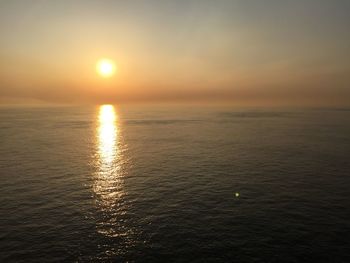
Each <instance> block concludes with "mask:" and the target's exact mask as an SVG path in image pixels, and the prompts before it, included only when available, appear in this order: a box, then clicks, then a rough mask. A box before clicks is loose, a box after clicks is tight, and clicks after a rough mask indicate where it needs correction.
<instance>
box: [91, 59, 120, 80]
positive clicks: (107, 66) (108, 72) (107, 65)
mask: <svg viewBox="0 0 350 263" xmlns="http://www.w3.org/2000/svg"><path fill="white" fill-rule="evenodd" d="M96 69H97V72H98V73H99V74H100V75H101V76H103V77H110V76H112V75H113V74H114V72H115V64H114V62H113V61H112V60H110V59H101V60H99V61H98V62H97V66H96Z"/></svg>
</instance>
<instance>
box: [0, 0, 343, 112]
mask: <svg viewBox="0 0 350 263" xmlns="http://www.w3.org/2000/svg"><path fill="white" fill-rule="evenodd" d="M349 10H350V2H349V1H345V0H335V1H326V0H318V1H316V0H312V1H301V0H298V1H291V0H286V1H277V0H267V1H258V0H256V1H243V0H236V1H215V2H214V1H44V0H42V1H2V2H1V3H0V58H1V60H0V103H1V104H11V103H30V102H45V103H129V102H132V103H139V102H140V103H141V102H142V103H147V102H152V103H154V102H166V103H167V102H169V103H170V102H181V103H183V102H199V103H217V104H227V103H228V104H232V105H269V106H274V105H302V106H337V107H343V106H350V85H349V84H350V62H349V54H350V35H349V31H348V30H349V25H350V16H349V15H348V13H349ZM101 58H110V59H112V60H113V61H115V63H116V65H117V70H116V73H115V75H114V76H112V77H111V78H102V77H101V76H99V75H98V74H97V73H96V63H97V61H98V60H100V59H101Z"/></svg>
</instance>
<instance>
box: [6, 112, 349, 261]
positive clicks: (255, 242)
mask: <svg viewBox="0 0 350 263" xmlns="http://www.w3.org/2000/svg"><path fill="white" fill-rule="evenodd" d="M0 262H350V110H347V109H338V110H332V109H313V110H301V109H299V110H293V109H288V110H286V109H284V110H282V109H281V110H277V109H272V110H271V109H216V108H215V109H214V108H193V107H192V108H176V107H174V108H168V109H167V108H137V107H113V106H107V105H105V106H98V107H1V108H0Z"/></svg>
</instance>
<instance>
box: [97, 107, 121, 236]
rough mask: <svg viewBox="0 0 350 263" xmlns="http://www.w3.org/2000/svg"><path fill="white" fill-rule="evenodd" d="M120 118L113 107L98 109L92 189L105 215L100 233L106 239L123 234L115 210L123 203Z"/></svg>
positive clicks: (98, 229)
mask: <svg viewBox="0 0 350 263" xmlns="http://www.w3.org/2000/svg"><path fill="white" fill-rule="evenodd" d="M122 148H123V147H122V144H121V142H120V131H119V124H118V115H117V113H116V111H115V108H114V106H112V105H102V106H100V108H99V113H98V118H97V128H96V155H95V156H96V158H95V161H96V168H97V170H96V174H95V178H94V185H93V190H94V193H95V196H96V204H97V206H98V208H99V210H100V211H101V212H102V213H103V216H102V220H101V221H100V222H98V225H97V231H98V232H99V233H101V234H103V235H106V236H118V235H121V234H122V233H120V232H119V231H118V228H119V227H118V220H117V218H116V216H117V214H116V208H117V207H119V206H120V204H121V203H122V197H123V195H124V190H123V167H122V166H123V164H124V160H123V155H122Z"/></svg>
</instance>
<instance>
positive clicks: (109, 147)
mask: <svg viewBox="0 0 350 263" xmlns="http://www.w3.org/2000/svg"><path fill="white" fill-rule="evenodd" d="M117 135H118V128H117V125H116V113H115V110H114V107H113V106H112V105H102V106H101V107H100V113H99V127H98V140H99V156H100V162H101V165H102V168H103V169H102V170H106V169H108V168H109V167H110V166H111V165H112V164H113V160H114V158H115V157H117V153H118V149H117Z"/></svg>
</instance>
